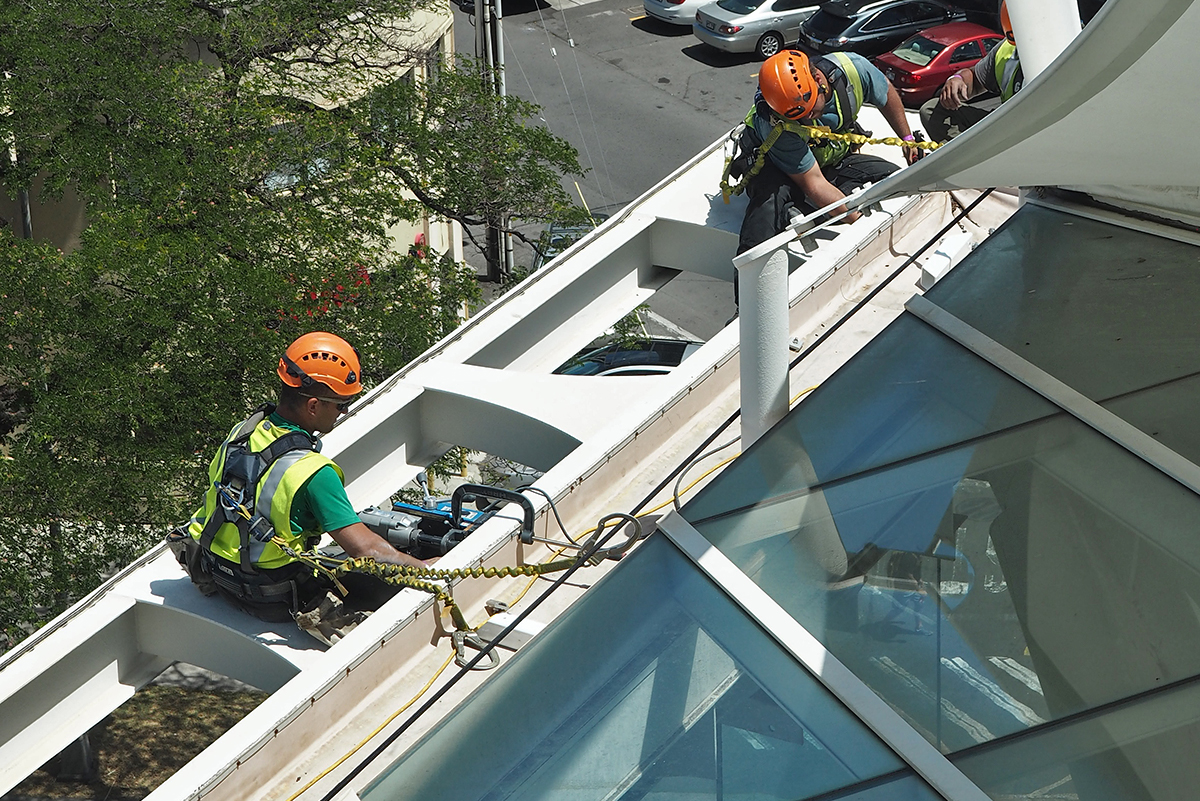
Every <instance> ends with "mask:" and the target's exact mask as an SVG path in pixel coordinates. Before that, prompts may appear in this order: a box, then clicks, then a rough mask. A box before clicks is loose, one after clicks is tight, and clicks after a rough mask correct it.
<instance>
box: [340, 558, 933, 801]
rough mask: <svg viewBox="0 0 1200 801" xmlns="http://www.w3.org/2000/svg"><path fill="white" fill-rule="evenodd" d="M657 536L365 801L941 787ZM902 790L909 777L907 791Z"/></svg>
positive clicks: (775, 795) (919, 795) (791, 795)
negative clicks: (872, 782)
mask: <svg viewBox="0 0 1200 801" xmlns="http://www.w3.org/2000/svg"><path fill="white" fill-rule="evenodd" d="M906 770H907V767H906V766H905V765H904V763H903V762H902V761H901V760H900V759H899V758H898V757H897V756H896V755H895V754H894V753H893V752H892V751H891V750H890V749H888V748H887V747H886V746H885V745H883V744H882V743H881V742H879V740H878V739H877V738H876V737H875V736H874V735H873V734H872V733H871V732H870V731H869V730H867V729H866V728H865V727H864V726H863V724H862V723H861V722H859V721H858V719H857V718H855V717H854V716H853V715H851V714H850V713H849V712H848V711H847V710H846V709H845V708H844V707H843V706H842V705H841V704H840V703H839V702H837V701H836V699H834V698H833V696H831V695H830V694H829V693H828V692H827V691H826V690H825V689H824V688H823V687H822V686H821V685H820V684H819V683H818V682H817V681H816V680H815V679H813V678H812V677H811V676H809V675H808V674H807V673H806V672H805V671H804V670H803V669H802V668H801V667H800V666H799V665H798V664H797V663H796V662H795V661H794V660H793V659H792V658H791V657H790V656H789V655H787V654H786V653H785V652H784V651H783V650H782V649H780V648H779V647H778V646H777V645H776V644H775V642H774V641H773V640H771V639H770V638H769V637H768V636H767V635H766V634H765V633H764V632H763V631H762V630H760V629H759V628H758V627H757V625H756V624H754V623H753V622H752V621H750V620H749V619H748V618H746V617H745V615H744V614H743V613H742V612H741V611H740V610H739V609H738V608H737V607H736V606H735V605H734V604H733V603H732V602H731V601H730V600H729V599H728V598H727V597H726V596H725V595H724V594H723V593H722V592H721V591H720V590H718V589H717V588H716V587H715V586H714V585H713V584H712V583H711V582H710V581H709V580H708V579H707V578H706V577H704V576H703V574H701V573H700V572H699V570H698V569H697V568H696V567H694V566H693V565H692V564H691V562H689V561H688V560H687V559H686V558H685V557H684V556H683V555H682V554H680V553H679V552H678V551H677V550H676V549H675V547H674V546H673V545H671V543H670V542H669V541H667V540H666V538H665V537H663V536H655V537H652V538H651V539H650V540H648V541H647V542H646V543H644V544H643V545H642V546H641V547H640V548H639V549H638V550H637V551H635V552H634V553H633V554H631V555H630V556H629V557H627V558H626V559H625V560H624V561H623V562H622V563H621V564H620V565H618V566H617V567H616V568H615V569H614V570H613V572H612V573H610V574H609V575H608V576H607V577H606V578H605V579H603V580H602V581H601V582H600V583H599V584H597V586H596V587H595V588H593V589H592V590H591V591H589V592H588V593H587V594H586V595H584V596H583V598H581V599H580V600H579V601H578V602H577V603H576V604H575V605H574V606H572V607H571V608H570V609H569V610H568V611H567V612H566V613H564V614H563V615H562V616H561V617H560V618H559V619H558V620H557V621H555V623H554V624H552V625H551V626H550V627H549V628H548V629H547V630H546V631H544V632H543V633H542V634H540V635H539V636H538V638H537V639H536V640H534V641H533V642H532V643H530V645H528V646H527V647H526V649H525V650H523V651H522V652H520V653H519V654H517V655H516V656H515V657H513V658H511V659H510V661H508V662H507V664H506V665H505V666H502V667H501V668H500V672H499V673H498V674H497V675H496V676H494V677H493V678H492V679H491V680H490V681H488V682H487V683H486V684H485V685H483V687H481V688H480V689H479V690H478V691H476V693H475V694H474V695H473V696H472V697H470V698H469V699H468V700H467V701H466V702H464V703H463V704H462V705H460V707H459V708H458V710H456V711H455V712H454V713H453V714H452V715H450V716H449V717H448V718H446V719H445V720H444V721H443V722H442V723H440V724H439V726H438V727H437V728H436V729H434V730H433V731H432V732H431V733H430V734H428V735H426V737H425V738H424V739H422V740H421V741H420V742H419V743H418V744H417V745H416V746H414V747H413V749H411V750H410V752H409V753H408V754H406V755H405V756H404V757H402V758H401V759H400V760H399V761H398V762H397V763H396V764H395V765H393V766H392V767H391V768H390V769H389V771H388V772H387V773H386V774H384V775H383V776H382V777H381V778H380V779H379V780H378V781H377V782H376V783H375V784H373V785H372V786H371V787H369V788H368V789H367V790H366V791H365V793H363V794H362V799H363V801H384V800H385V799H402V798H403V799H408V798H447V799H455V800H456V801H470V800H471V799H509V798H520V799H539V798H553V799H556V801H557V800H559V799H566V800H567V801H584V800H585V799H586V800H590V799H596V800H597V801H599V799H620V798H629V799H633V798H638V799H643V798H644V799H710V798H726V799H760V800H761V801H769V800H770V799H787V800H788V801H796V800H797V799H806V798H811V797H814V796H817V795H820V794H823V793H829V792H835V791H838V790H839V789H840V788H846V787H852V786H856V785H860V784H862V782H864V781H865V780H869V779H872V778H878V777H888V778H887V782H886V784H887V786H892V785H895V786H896V787H898V788H901V789H903V790H904V792H903V793H901V794H898V795H890V796H889V795H886V794H884V795H880V794H879V791H877V792H874V793H865V794H862V795H851V796H848V797H850V798H855V799H861V801H874V799H876V798H879V799H882V798H891V799H895V798H901V799H909V798H911V799H913V801H924V800H925V799H932V798H935V796H933V795H932V793H930V792H929V791H927V790H925V789H922V788H924V787H925V785H924V783H922V782H920V781H919V780H916V779H908V780H901V781H897V780H895V779H894V778H893V775H895V777H899V776H901V775H902V774H903V773H904V771H906ZM905 788H907V789H905Z"/></svg>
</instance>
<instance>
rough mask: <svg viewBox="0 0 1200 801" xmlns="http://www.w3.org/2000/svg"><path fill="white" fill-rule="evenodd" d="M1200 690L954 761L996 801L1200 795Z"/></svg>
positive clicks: (1157, 800) (1162, 696) (1141, 800)
mask: <svg viewBox="0 0 1200 801" xmlns="http://www.w3.org/2000/svg"><path fill="white" fill-rule="evenodd" d="M1198 742H1200V685H1197V684H1196V683H1195V682H1190V683H1187V684H1186V685H1185V686H1179V687H1174V688H1169V689H1164V691H1162V692H1158V693H1154V694H1153V695H1151V696H1150V697H1148V698H1144V699H1139V700H1137V701H1135V702H1131V703H1127V704H1122V705H1119V706H1118V707H1117V708H1115V709H1112V710H1109V711H1104V712H1103V713H1097V714H1094V715H1087V716H1084V719H1083V720H1080V721H1078V722H1072V723H1068V724H1066V725H1063V726H1055V727H1050V728H1048V729H1047V730H1045V731H1039V732H1035V733H1030V734H1028V735H1024V736H1021V737H1017V738H1014V739H1013V740H1012V741H1011V742H1006V743H998V744H996V746H995V747H991V748H982V749H978V750H977V751H976V752H973V753H970V754H965V755H963V756H962V757H961V758H959V759H956V760H955V763H956V764H957V765H958V767H959V768H960V769H961V770H962V771H963V773H965V774H966V775H967V776H968V777H969V778H971V780H972V781H974V782H976V783H977V784H978V785H979V786H980V788H981V789H983V790H984V792H986V793H987V794H988V795H990V796H991V797H992V798H1006V799H1013V800H1014V801H1022V799H1028V800H1029V801H1036V800H1037V799H1046V798H1077V799H1081V801H1169V800H1171V799H1190V798H1194V797H1195V795H1196V785H1197V782H1200V767H1197V764H1196V760H1195V751H1196V745H1197V743H1198Z"/></svg>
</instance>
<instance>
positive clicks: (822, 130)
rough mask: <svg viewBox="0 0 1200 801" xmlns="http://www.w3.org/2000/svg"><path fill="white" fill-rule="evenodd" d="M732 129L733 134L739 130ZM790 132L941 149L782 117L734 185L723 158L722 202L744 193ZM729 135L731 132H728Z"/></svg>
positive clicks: (861, 142)
mask: <svg viewBox="0 0 1200 801" xmlns="http://www.w3.org/2000/svg"><path fill="white" fill-rule="evenodd" d="M740 130H741V129H740V127H739V128H735V129H734V131H740ZM785 132H786V133H794V134H797V135H799V136H804V137H806V138H808V139H824V140H829V141H833V142H844V143H846V144H849V145H895V146H896V147H916V148H920V149H921V150H936V149H938V148H939V147H941V146H942V143H941V142H906V141H905V140H903V139H901V138H900V137H898V136H884V137H878V138H872V137H869V136H864V135H863V134H857V133H834V132H833V131H831V130H830V129H829V128H826V127H824V126H821V125H802V124H800V123H798V122H792V121H791V120H786V119H783V118H782V117H780V118H776V119H774V120H772V125H771V132H770V133H769V134H767V138H766V139H764V140H763V143H762V144H761V145H759V146H758V149H757V150H756V151H755V157H754V163H753V164H751V165H750V169H749V170H747V171H746V173H745V175H743V176H742V178H741V180H739V181H738V182H737V183H736V184H730V183H729V166H730V164H732V163H733V156H732V154H731V155H729V156H726V157H725V169H724V171H723V172H722V174H721V197H722V199H724V201H725V202H726V203H728V202H729V198H730V196H731V195H740V194H741V193H742V192H744V191H745V190H746V184H748V183H749V182H750V179H751V178H753V177H754V176H755V175H758V173H759V172H760V171H761V170H762V168H763V164H765V163H766V158H767V152H768V151H769V150H770V149H771V146H772V145H774V144H775V142H776V140H778V139H779V137H780V136H782V135H783V134H784V133H785ZM731 133H732V132H731Z"/></svg>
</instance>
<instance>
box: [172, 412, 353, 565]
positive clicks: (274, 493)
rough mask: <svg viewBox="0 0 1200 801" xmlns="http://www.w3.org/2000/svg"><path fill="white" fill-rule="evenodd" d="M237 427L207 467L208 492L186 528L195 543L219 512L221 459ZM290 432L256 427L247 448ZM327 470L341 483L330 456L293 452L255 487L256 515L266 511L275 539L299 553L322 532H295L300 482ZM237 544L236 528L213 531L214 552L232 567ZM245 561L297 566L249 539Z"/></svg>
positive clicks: (256, 448)
mask: <svg viewBox="0 0 1200 801" xmlns="http://www.w3.org/2000/svg"><path fill="white" fill-rule="evenodd" d="M240 428H241V424H238V425H237V426H235V427H234V428H233V431H231V432H230V434H229V437H227V438H226V440H225V442H224V443H222V444H221V447H220V448H219V449H218V450H217V454H216V455H215V456H214V457H213V460H212V463H211V464H210V465H209V470H208V479H209V481H208V490H207V491H206V492H205V495H204V507H203V508H202V509H200V510H198V511H197V512H196V514H195V515H194V516H193V517H192V521H191V525H190V526H189V531H190V533H191V535H192V537H194V538H196V539H199V538H200V534H201V532H202V531H203V529H204V521H206V520H208V518H209V516H210V515H212V514H213V512H214V510H216V508H217V502H218V498H217V490H216V486H215V485H216V484H217V483H218V482H220V481H221V477H222V474H223V473H224V469H225V454H226V448H227V447H228V445H229V441H230V440H231V439H233V437H234V436H235V435H236V434H237V432H238V430H239V429H240ZM289 433H291V429H288V428H285V427H283V426H277V425H275V424H274V423H272V422H270V421H269V420H264V421H262V422H261V423H259V424H258V425H257V426H255V428H254V431H253V432H252V433H251V434H250V440H249V442H247V447H248V448H249V450H250V451H252V452H255V453H257V452H259V451H262V450H263V449H265V448H266V447H267V446H268V445H270V444H271V443H272V442H274V441H275V440H277V439H279V438H280V437H283V436H286V435H287V434H289ZM325 465H330V466H331V467H333V469H334V470H335V471H337V474H338V478H340V479H342V480H343V481H344V480H345V475H344V474H343V473H342V470H341V468H339V467H338V466H337V465H336V464H334V463H333V461H332V460H331V459H329V458H328V457H326V456H322V455H321V454H319V453H317V452H316V451H311V450H306V449H296V450H292V451H289V452H287V453H285V454H284V455H282V456H280V457H279V458H278V459H276V460H275V462H274V463H273V464H272V465H271V466H270V467H269V468H268V469H267V471H266V473H265V474H264V475H263V476H262V478H261V479H260V480H259V482H258V486H256V487H255V497H254V508H255V510H257V511H259V512H263V513H265V512H267V510H270V511H269V513H268V515H269V519H270V521H271V525H272V526H273V527H274V529H275V534H276V535H277V536H279V537H280V538H281V539H283V540H284V541H285V542H287V543H288V545H289V546H290V547H292V548H294V549H296V550H303V548H304V543H305V540H306V539H307V538H308V537H310V536H317V535H320V534H321V533H323V532H320V531H312V532H309V531H295V530H293V525H292V502H293V500H294V499H295V497H296V493H297V492H299V491H300V488H301V487H303V486H304V483H305V482H306V481H308V479H310V478H311V477H312V475H313V474H314V473H316V472H317V471H318V470H320V469H321V468H322V467H324V466H325ZM240 543H241V536H240V534H239V532H238V529H237V526H235V525H233V524H232V523H226V524H224V525H222V526H221V527H220V528H219V529H218V530H217V533H216V536H215V537H214V538H213V543H212V552H213V553H214V554H216V555H217V556H220V557H222V558H224V559H228V560H229V561H231V562H235V563H240V561H241V559H240V553H239V549H240ZM249 556H250V561H251V562H252V563H253V564H254V566H255V567H261V568H275V567H282V566H284V565H287V564H291V563H292V562H293V561H295V560H293V559H292V557H290V556H288V555H287V554H286V553H285V552H284V551H283V550H282V549H281V548H280V547H279V546H278V545H276V544H274V543H272V542H265V543H264V542H258V541H256V540H254V539H253V538H251V540H250V552H249Z"/></svg>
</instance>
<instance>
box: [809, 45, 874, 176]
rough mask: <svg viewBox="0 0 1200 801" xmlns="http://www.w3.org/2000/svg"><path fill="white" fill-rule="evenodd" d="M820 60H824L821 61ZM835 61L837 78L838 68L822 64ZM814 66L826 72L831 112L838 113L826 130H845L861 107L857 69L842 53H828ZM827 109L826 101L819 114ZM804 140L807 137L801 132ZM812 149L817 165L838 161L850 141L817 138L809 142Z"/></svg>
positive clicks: (860, 84)
mask: <svg viewBox="0 0 1200 801" xmlns="http://www.w3.org/2000/svg"><path fill="white" fill-rule="evenodd" d="M821 62H826V65H822V63H821ZM831 62H835V66H836V68H837V70H838V71H840V73H841V75H840V79H839V76H838V75H837V72H835V71H834V70H831V69H827V68H825V67H827V66H828V64H829V63H831ZM814 66H816V68H817V69H819V70H821V72H823V73H825V78H826V79H827V80H828V81H829V86H830V88H831V89H833V109H832V110H833V112H834V113H835V114H836V115H837V122H835V123H834V124H833V125H831V126H829V130H831V131H833V132H834V133H845V132H846V131H849V130H850V129H851V128H852V127H853V126H854V121H855V120H857V119H858V112H859V111H861V110H862V107H863V85H862V76H860V75H859V74H858V70H857V69H855V67H854V62H853V61H851V60H850V57H849V56H848V55H846V54H845V53H830V54H829V55H827V56H823V57H822V58H819V59H817V60H816V63H815V65H814ZM831 72H832V73H834V77H832V78H831V77H830V73H831ZM829 111H830V109H829V105H828V104H826V106H825V109H824V111H822V112H821V114H822V116H824V115H825V114H826V113H828V112H829ZM804 138H805V140H807V139H808V136H807V135H804ZM809 149H810V150H812V154H813V158H815V159H816V160H817V166H818V167H827V166H829V165H830V164H837V163H838V162H839V161H841V160H842V159H844V158H845V157H846V154H847V153H849V152H850V143H849V142H832V141H830V140H828V139H826V140H823V141H821V142H818V143H817V144H815V145H809Z"/></svg>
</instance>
